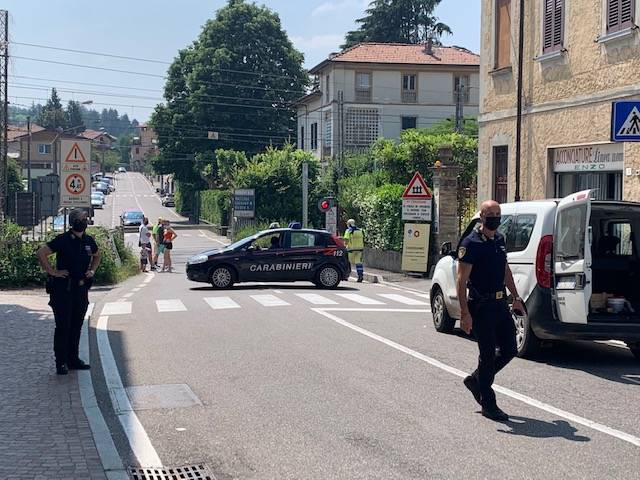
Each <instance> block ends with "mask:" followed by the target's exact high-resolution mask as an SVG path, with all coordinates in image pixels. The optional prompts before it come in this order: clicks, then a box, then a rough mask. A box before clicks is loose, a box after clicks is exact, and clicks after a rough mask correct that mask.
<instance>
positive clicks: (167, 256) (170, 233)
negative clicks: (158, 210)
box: [162, 220, 178, 272]
mask: <svg viewBox="0 0 640 480" xmlns="http://www.w3.org/2000/svg"><path fill="white" fill-rule="evenodd" d="M177 236H178V234H177V233H176V232H175V231H174V230H173V228H171V223H169V220H165V221H164V224H163V233H162V237H163V239H162V245H163V246H164V262H163V264H162V271H163V272H165V271H166V272H171V271H172V268H171V250H173V241H174V240H175V239H176V237H177Z"/></svg>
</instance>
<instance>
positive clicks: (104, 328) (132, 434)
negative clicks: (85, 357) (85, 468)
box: [96, 316, 162, 467]
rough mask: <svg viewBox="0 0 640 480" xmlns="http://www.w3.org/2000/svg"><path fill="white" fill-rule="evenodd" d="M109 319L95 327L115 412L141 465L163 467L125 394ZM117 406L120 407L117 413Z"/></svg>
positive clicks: (105, 377) (105, 318)
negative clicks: (112, 343)
mask: <svg viewBox="0 0 640 480" xmlns="http://www.w3.org/2000/svg"><path fill="white" fill-rule="evenodd" d="M108 326H109V317H108V316H101V317H100V318H99V319H98V324H97V325H96V330H97V338H98V352H99V353H100V363H101V364H102V371H103V372H104V379H105V382H106V384H107V390H108V391H109V397H111V403H112V405H113V407H114V412H115V414H116V416H117V417H118V420H120V423H121V424H122V428H123V430H124V433H125V434H126V435H127V438H128V439H129V445H130V446H131V450H132V451H133V453H134V454H135V456H136V459H137V460H138V463H139V464H140V465H144V466H147V465H148V466H149V467H161V466H162V462H161V461H160V457H159V456H158V453H157V452H156V450H155V448H153V445H152V444H151V440H150V439H149V436H148V435H147V432H146V431H145V429H144V427H143V426H142V423H141V422H140V419H139V418H138V416H137V415H136V413H135V412H134V411H133V408H132V407H131V402H129V397H127V395H126V391H125V389H124V385H123V384H122V379H121V378H120V374H119V373H118V366H117V364H116V360H115V358H114V356H113V352H112V350H111V345H110V344H109V335H108ZM116 406H119V408H118V409H117V410H116Z"/></svg>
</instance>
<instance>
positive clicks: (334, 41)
mask: <svg viewBox="0 0 640 480" xmlns="http://www.w3.org/2000/svg"><path fill="white" fill-rule="evenodd" d="M291 41H292V42H293V43H294V45H295V46H296V48H297V49H298V50H301V51H303V52H309V51H314V50H325V51H326V53H327V55H328V54H329V53H330V52H334V51H338V50H339V47H340V45H341V44H342V42H344V35H343V34H339V33H328V34H323V35H313V36H311V37H295V36H294V37H291Z"/></svg>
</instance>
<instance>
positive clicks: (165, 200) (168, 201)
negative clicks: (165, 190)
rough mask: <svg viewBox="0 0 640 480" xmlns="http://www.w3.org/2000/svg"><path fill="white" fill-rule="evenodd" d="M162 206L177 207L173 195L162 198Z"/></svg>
mask: <svg viewBox="0 0 640 480" xmlns="http://www.w3.org/2000/svg"><path fill="white" fill-rule="evenodd" d="M162 206H163V207H175V206H176V202H175V199H174V198H173V193H170V194H169V195H165V196H164V197H162Z"/></svg>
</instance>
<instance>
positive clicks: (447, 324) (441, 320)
mask: <svg viewBox="0 0 640 480" xmlns="http://www.w3.org/2000/svg"><path fill="white" fill-rule="evenodd" d="M431 315H432V317H433V326H434V327H436V331H438V332H440V333H451V332H453V327H455V326H456V319H455V318H451V317H450V316H449V312H448V311H447V305H446V304H445V303H444V295H443V293H442V290H440V288H438V287H436V288H435V289H434V291H433V294H432V295H431Z"/></svg>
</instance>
